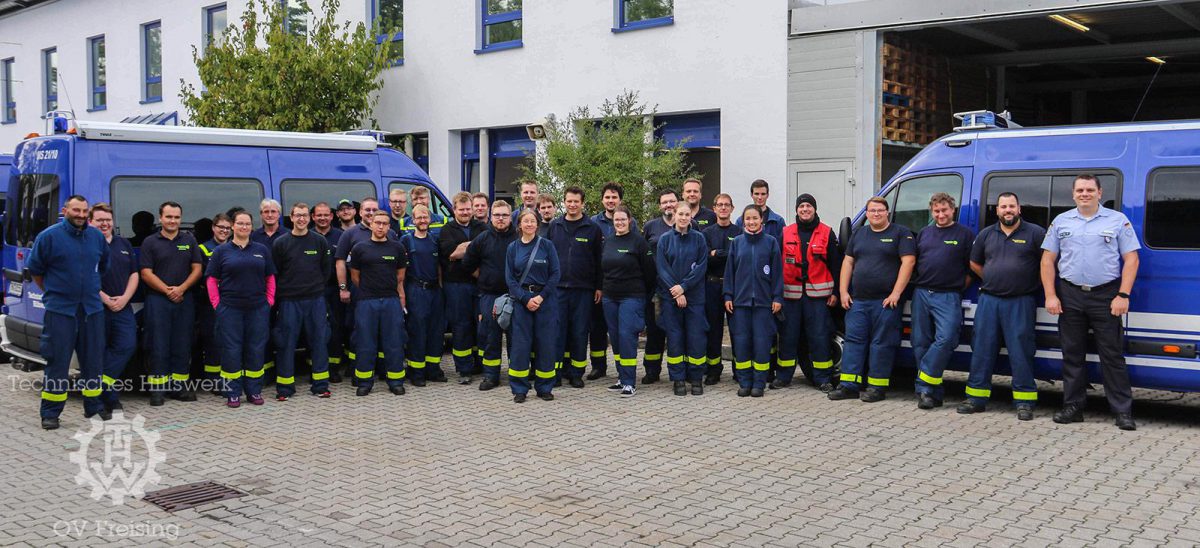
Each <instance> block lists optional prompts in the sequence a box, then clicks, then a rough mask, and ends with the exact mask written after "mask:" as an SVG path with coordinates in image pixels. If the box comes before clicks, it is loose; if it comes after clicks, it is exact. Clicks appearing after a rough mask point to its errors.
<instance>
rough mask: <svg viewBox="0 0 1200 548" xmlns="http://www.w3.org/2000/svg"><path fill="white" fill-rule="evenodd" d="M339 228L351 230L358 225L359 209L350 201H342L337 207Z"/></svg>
mask: <svg viewBox="0 0 1200 548" xmlns="http://www.w3.org/2000/svg"><path fill="white" fill-rule="evenodd" d="M337 218H338V228H339V229H341V230H350V229H351V228H354V225H356V224H358V207H357V206H355V205H354V202H351V201H350V200H342V201H340V202H338V205H337Z"/></svg>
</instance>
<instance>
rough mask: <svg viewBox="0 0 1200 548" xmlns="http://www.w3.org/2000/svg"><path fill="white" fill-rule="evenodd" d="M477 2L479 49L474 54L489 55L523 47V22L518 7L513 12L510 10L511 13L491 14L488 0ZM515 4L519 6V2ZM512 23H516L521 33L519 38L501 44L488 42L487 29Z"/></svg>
mask: <svg viewBox="0 0 1200 548" xmlns="http://www.w3.org/2000/svg"><path fill="white" fill-rule="evenodd" d="M478 1H479V9H480V17H479V49H477V50H475V53H490V52H493V51H501V50H506V49H513V48H519V47H522V46H524V42H523V40H524V36H525V32H524V28H523V20H522V16H521V8H520V7H518V8H517V9H515V10H512V11H505V12H499V13H491V9H489V6H488V1H489V0H478ZM517 4H518V6H520V2H519V1H518V2H517ZM514 21H515V22H516V23H517V29H518V30H520V31H521V36H520V37H519V38H516V39H514V40H505V41H502V42H488V30H489V27H492V26H495V25H501V24H505V23H512V22H514Z"/></svg>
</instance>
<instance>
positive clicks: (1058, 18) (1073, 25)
mask: <svg viewBox="0 0 1200 548" xmlns="http://www.w3.org/2000/svg"><path fill="white" fill-rule="evenodd" d="M1050 18H1051V19H1053V20H1055V21H1058V22H1059V23H1062V24H1064V25H1066V26H1068V27H1071V28H1073V29H1075V30H1077V31H1079V32H1087V31H1089V30H1092V29H1090V28H1088V27H1087V25H1084V24H1083V23H1080V22H1078V21H1075V20H1073V19H1071V18H1069V17H1066V16H1063V15H1058V14H1057V13H1056V14H1054V15H1051V16H1050Z"/></svg>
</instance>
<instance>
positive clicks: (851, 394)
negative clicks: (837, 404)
mask: <svg viewBox="0 0 1200 548" xmlns="http://www.w3.org/2000/svg"><path fill="white" fill-rule="evenodd" d="M825 396H826V397H828V398H829V399H831V400H833V401H838V400H848V399H851V398H857V397H858V390H851V389H849V388H846V387H845V386H839V387H837V388H836V389H834V390H830V391H829V393H828V394H826V395H825Z"/></svg>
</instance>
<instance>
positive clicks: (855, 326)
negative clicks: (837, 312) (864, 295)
mask: <svg viewBox="0 0 1200 548" xmlns="http://www.w3.org/2000/svg"><path fill="white" fill-rule="evenodd" d="M902 310H904V302H903V301H901V302H900V303H898V304H897V305H896V307H895V308H886V307H884V306H883V299H874V300H866V299H855V300H854V303H853V304H851V305H850V310H848V311H847V312H846V349H845V351H844V352H843V354H842V375H841V379H842V382H841V385H842V386H844V387H846V388H847V389H849V390H858V389H859V388H860V387H861V386H862V385H863V373H866V384H868V385H870V386H871V387H874V388H880V389H882V388H887V386H888V385H889V384H891V379H892V365H893V364H894V363H895V361H896V349H898V348H900V316H901V311H902ZM868 359H869V360H870V366H869V368H868V366H867V363H868Z"/></svg>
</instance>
